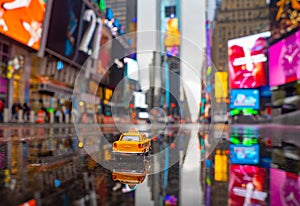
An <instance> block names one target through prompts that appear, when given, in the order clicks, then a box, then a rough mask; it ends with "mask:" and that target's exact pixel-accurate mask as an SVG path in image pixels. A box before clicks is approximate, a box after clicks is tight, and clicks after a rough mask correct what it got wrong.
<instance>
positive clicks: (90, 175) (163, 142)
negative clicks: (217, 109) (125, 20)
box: [0, 125, 300, 206]
mask: <svg viewBox="0 0 300 206" xmlns="http://www.w3.org/2000/svg"><path fill="white" fill-rule="evenodd" d="M128 128H129V126H124V127H122V128H120V127H118V128H116V127H113V126H103V127H99V126H86V125H84V126H78V127H76V128H73V127H72V126H66V127H63V126H60V127H49V126H47V125H44V126H5V127H3V126H2V127H1V126H0V188H1V189H0V197H1V201H0V205H80V206H81V205H92V206H93V205H112V206H114V205H159V206H160V205H218V206H221V205H232V206H233V205H234V206H237V205H241V206H245V205H292V206H293V205H295V206H297V205H300V203H299V200H300V198H298V197H300V196H298V195H300V193H299V191H300V190H299V187H300V178H299V175H300V174H299V173H300V158H299V157H300V154H299V151H300V150H299V147H300V139H299V138H300V137H299V134H300V127H297V126H279V125H263V126H254V125H251V126H249V125H239V126H231V127H229V126H227V125H214V126H199V125H180V126H176V125H175V126H169V127H159V126H158V127H151V128H149V127H147V126H146V127H140V128H138V129H139V130H140V131H141V132H145V133H146V134H147V136H148V137H149V138H151V144H152V149H151V152H150V154H149V155H148V156H144V155H141V156H137V155H126V156H122V157H121V158H116V156H115V155H114V153H112V143H113V142H114V141H116V140H117V139H118V138H119V135H120V131H126V130H128ZM272 180H273V181H272ZM274 180H276V181H274ZM274 182H276V184H280V186H279V187H278V186H276V184H274ZM278 188H279V189H278Z"/></svg>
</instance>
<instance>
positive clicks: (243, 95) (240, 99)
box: [230, 89, 259, 109]
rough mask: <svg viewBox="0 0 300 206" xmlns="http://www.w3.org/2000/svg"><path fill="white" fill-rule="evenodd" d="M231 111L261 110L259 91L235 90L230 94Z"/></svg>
mask: <svg viewBox="0 0 300 206" xmlns="http://www.w3.org/2000/svg"><path fill="white" fill-rule="evenodd" d="M230 108H231V109H244V108H249V109H259V90H257V89H233V90H231V94H230Z"/></svg>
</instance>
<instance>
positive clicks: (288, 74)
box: [269, 32, 300, 86]
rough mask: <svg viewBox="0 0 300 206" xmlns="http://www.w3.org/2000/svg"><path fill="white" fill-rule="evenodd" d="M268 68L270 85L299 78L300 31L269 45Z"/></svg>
mask: <svg viewBox="0 0 300 206" xmlns="http://www.w3.org/2000/svg"><path fill="white" fill-rule="evenodd" d="M269 68H270V69H269V83H270V86H278V85H282V84H286V83H289V82H293V81H296V80H298V79H300V32H296V33H294V34H292V35H290V36H288V37H287V38H285V39H282V40H280V41H279V42H277V43H275V44H273V45H272V46H270V48H269Z"/></svg>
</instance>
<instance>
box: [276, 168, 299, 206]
mask: <svg viewBox="0 0 300 206" xmlns="http://www.w3.org/2000/svg"><path fill="white" fill-rule="evenodd" d="M270 203H271V204H270V205H277V206H285V205H300V176H298V175H296V174H293V173H289V172H285V171H283V170H280V169H274V168H271V169H270Z"/></svg>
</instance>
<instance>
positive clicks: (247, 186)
mask: <svg viewBox="0 0 300 206" xmlns="http://www.w3.org/2000/svg"><path fill="white" fill-rule="evenodd" d="M229 177H230V179H229V183H228V185H229V198H228V205H229V206H237V205H261V206H262V205H265V206H266V205H268V203H267V197H268V193H267V191H268V188H267V187H268V186H267V178H266V177H267V171H266V169H265V168H259V167H256V166H251V165H230V175H229Z"/></svg>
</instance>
